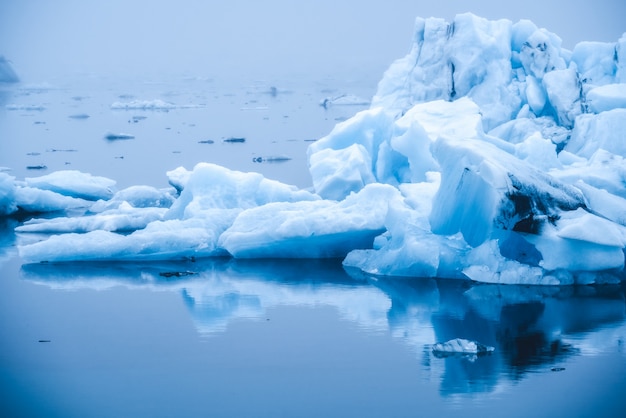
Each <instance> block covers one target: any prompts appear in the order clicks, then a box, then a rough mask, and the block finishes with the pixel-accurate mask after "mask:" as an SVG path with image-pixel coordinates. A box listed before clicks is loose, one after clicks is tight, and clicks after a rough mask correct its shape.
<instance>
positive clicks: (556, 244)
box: [0, 13, 626, 285]
mask: <svg viewBox="0 0 626 418" xmlns="http://www.w3.org/2000/svg"><path fill="white" fill-rule="evenodd" d="M625 63H626V35H625V36H623V37H622V38H621V39H620V40H618V41H617V42H615V43H601V42H583V43H580V44H578V45H577V46H576V47H575V48H574V50H573V51H568V50H566V49H564V48H562V46H561V40H560V38H559V37H558V36H557V35H555V34H553V33H550V32H549V31H547V30H545V29H539V28H537V27H536V25H534V24H533V23H532V22H529V21H520V22H517V23H513V22H511V21H508V20H497V21H489V20H487V19H483V18H480V17H477V16H475V15H472V14H469V13H468V14H461V15H457V16H456V17H455V19H454V20H453V21H452V22H446V21H445V20H443V19H436V18H430V19H421V18H418V19H417V21H416V30H415V36H414V38H413V45H412V47H411V49H410V51H409V53H408V54H407V55H406V56H405V57H403V58H400V59H398V60H397V61H395V62H394V63H392V64H391V66H390V67H389V69H388V70H387V71H386V72H385V74H384V76H383V78H382V80H381V81H380V83H379V84H378V90H377V92H376V94H375V95H374V97H373V98H372V100H371V105H370V107H369V108H368V109H365V110H362V111H359V112H358V113H356V114H355V115H354V116H353V117H352V118H350V119H348V120H346V121H343V122H341V123H339V124H337V125H336V126H335V128H334V129H333V130H332V131H331V132H329V134H328V135H326V136H325V137H323V138H321V139H319V140H318V141H316V142H314V143H312V144H311V145H310V146H309V148H308V153H307V157H308V164H309V171H310V173H311V177H312V181H313V189H312V190H311V191H308V190H298V189H297V188H295V187H293V186H289V185H286V184H282V183H280V182H276V181H273V180H269V179H266V178H264V177H263V176H262V175H260V174H258V173H241V172H237V171H232V170H229V169H227V168H224V167H220V166H216V165H214V164H207V163H201V164H198V165H197V166H196V167H195V168H194V169H193V170H187V169H185V168H182V167H181V168H178V169H176V170H172V171H169V172H168V173H167V175H168V177H169V182H170V185H171V186H172V188H169V189H164V190H156V189H150V190H148V189H145V188H141V187H140V186H137V188H135V189H131V190H127V191H126V192H125V194H122V191H120V192H118V191H116V190H115V188H114V185H115V182H114V181H113V180H109V179H103V178H97V177H95V176H91V175H87V174H84V173H78V172H58V173H52V174H51V175H49V176H43V177H41V178H33V179H26V180H25V181H23V182H21V181H16V180H15V179H14V178H12V177H11V176H9V175H7V174H5V173H0V214H4V215H10V214H12V213H15V212H17V211H26V212H45V211H53V210H69V209H71V208H81V210H82V216H80V217H78V218H77V217H76V216H68V217H57V218H54V219H50V220H43V219H41V220H32V221H28V222H27V223H25V224H23V225H21V226H19V227H18V228H17V231H18V232H21V233H26V232H35V231H37V232H48V233H59V232H63V233H65V234H64V235H58V236H51V237H50V238H49V239H47V240H44V241H40V242H35V243H28V242H27V243H24V244H23V245H20V247H19V251H20V255H21V257H23V258H24V259H25V260H26V261H29V262H39V261H50V262H52V261H67V260H103V259H120V260H131V259H132V260H141V259H177V258H195V257H210V256H224V255H230V256H233V257H237V258H318V257H338V258H342V259H343V264H344V266H346V267H347V268H351V269H358V270H361V271H362V272H364V273H366V274H371V275H379V276H425V277H455V278H465V279H470V280H474V281H478V282H489V283H502V284H542V285H566V284H588V283H613V282H618V281H620V280H623V278H624V264H625V256H624V254H625V249H626V215H625V213H626V187H624V185H625V184H626V162H625V161H624V158H625V157H626V146H625V145H624V144H626V114H625V112H626V88H624V86H626V84H625V83H626V64H625ZM112 107H113V108H119V109H126V108H141V109H148V108H149V109H155V108H159V109H161V108H163V107H164V105H163V104H162V103H154V102H150V103H148V102H141V103H139V102H138V103H127V104H117V103H116V104H114V105H113V106H112ZM77 219H80V220H77ZM121 231H124V233H123V234H120V233H119V232H121ZM62 243H63V244H62Z"/></svg>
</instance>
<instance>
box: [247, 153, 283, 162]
mask: <svg viewBox="0 0 626 418" xmlns="http://www.w3.org/2000/svg"><path fill="white" fill-rule="evenodd" d="M290 160H291V157H287V156H284V155H271V156H268V157H253V158H252V162H255V163H284V162H285V161H290Z"/></svg>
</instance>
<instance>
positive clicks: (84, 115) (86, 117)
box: [69, 113, 90, 120]
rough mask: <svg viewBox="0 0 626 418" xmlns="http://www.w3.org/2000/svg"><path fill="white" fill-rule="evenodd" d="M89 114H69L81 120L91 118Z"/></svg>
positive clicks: (70, 116) (72, 117) (71, 117)
mask: <svg viewBox="0 0 626 418" xmlns="http://www.w3.org/2000/svg"><path fill="white" fill-rule="evenodd" d="M89 117H90V116H89V115H88V114H86V113H76V114H74V115H69V118H70V119H77V120H81V119H89Z"/></svg>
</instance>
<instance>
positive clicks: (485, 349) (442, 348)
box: [433, 338, 495, 356]
mask: <svg viewBox="0 0 626 418" xmlns="http://www.w3.org/2000/svg"><path fill="white" fill-rule="evenodd" d="M494 350H495V348H494V347H490V346H488V345H484V344H481V343H479V342H477V341H470V340H465V339H463V338H455V339H453V340H450V341H447V342H445V343H436V344H433V353H434V354H435V355H441V356H446V355H454V354H487V353H491V352H492V351H494Z"/></svg>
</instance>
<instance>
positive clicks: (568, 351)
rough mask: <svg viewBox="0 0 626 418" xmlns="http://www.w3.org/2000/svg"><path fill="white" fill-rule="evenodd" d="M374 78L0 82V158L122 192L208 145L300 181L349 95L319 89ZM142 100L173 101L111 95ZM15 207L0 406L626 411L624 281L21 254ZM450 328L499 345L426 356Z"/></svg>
mask: <svg viewBox="0 0 626 418" xmlns="http://www.w3.org/2000/svg"><path fill="white" fill-rule="evenodd" d="M373 88H374V85H373V84H366V83H363V82H358V81H355V82H345V81H343V80H342V81H338V80H322V81H320V82H317V83H311V82H309V81H306V82H297V81H290V82H284V81H283V82H278V81H275V80H270V81H267V80H261V81H253V82H249V83H242V84H237V83H221V82H219V81H216V80H210V79H197V78H188V79H183V78H181V79H178V80H175V81H171V80H170V81H168V82H159V81H156V82H154V81H150V82H146V81H145V80H125V81H120V80H107V79H96V78H89V79H85V80H82V81H76V80H72V82H71V83H64V82H58V83H55V82H51V83H50V84H43V85H30V86H27V85H26V86H25V85H15V86H4V87H3V88H2V91H1V92H0V104H1V106H0V138H2V141H1V143H0V166H2V167H7V168H8V169H10V170H9V171H8V172H9V173H10V174H11V175H13V176H15V177H16V178H18V179H22V178H24V177H35V176H38V175H42V174H47V173H50V172H52V171H55V170H62V169H75V170H81V171H86V172H89V173H92V174H94V175H101V176H105V177H110V178H112V179H114V180H116V181H117V182H118V188H120V189H121V188H123V187H127V186H130V185H137V184H147V185H151V186H154V187H167V178H166V176H165V172H166V171H168V170H172V169H174V168H176V167H178V166H181V165H182V166H185V167H186V168H188V169H191V168H192V167H193V166H194V165H195V164H196V163H197V162H200V161H208V162H214V163H218V164H221V165H224V166H226V167H228V168H231V169H236V170H242V171H258V172H261V173H262V174H264V175H265V176H266V177H268V178H272V179H276V180H280V181H283V182H286V183H290V184H294V185H296V186H298V187H301V188H306V187H310V183H311V181H310V178H309V176H308V171H307V167H306V147H307V146H308V144H309V143H310V141H311V140H314V139H316V138H319V137H321V136H323V135H325V134H326V133H328V132H329V131H330V130H331V129H332V127H333V126H334V125H335V124H336V123H337V122H338V121H340V120H343V119H345V118H347V117H349V116H351V115H352V114H354V113H355V112H356V111H358V110H360V109H362V108H364V106H361V107H359V106H358V105H353V106H346V105H339V106H332V105H331V106H329V107H327V108H324V107H322V106H320V102H321V101H322V100H323V99H325V98H326V97H337V96H340V95H342V94H353V95H356V96H360V97H369V96H371V94H373ZM155 100H161V101H163V102H167V103H169V104H171V105H172V106H170V107H169V108H167V109H163V108H162V109H130V110H116V109H112V108H111V105H112V104H114V103H116V102H119V103H131V102H133V101H143V102H152V103H154V101H155ZM87 116H88V117H87ZM109 133H113V134H128V135H131V136H132V137H133V138H132V139H117V140H109V139H106V138H105V136H106V135H107V134H109ZM229 138H245V141H243V142H241V141H239V142H237V141H236V142H227V141H224V140H225V139H229ZM271 157H281V158H279V159H278V160H280V161H276V160H275V159H273V158H271ZM259 158H260V159H259ZM268 160H269V161H268ZM43 166H45V167H46V168H41V167H43ZM29 167H30V168H29ZM33 167H40V168H33ZM18 223H19V220H16V219H11V218H9V219H2V220H0V335H1V337H0V386H1V390H0V412H1V414H0V415H2V416H16V417H21V416H46V417H57V416H58V417H84V416H89V417H113V416H116V417H117V416H151V417H161V416H162V417H173V416H271V417H276V416H288V417H307V416H361V417H367V416H372V417H382V416H396V417H404V416H407V417H409V416H424V415H431V416H453V415H454V416H458V415H465V416H520V417H521V416H616V417H618V416H623V411H625V410H626V398H624V396H623V394H624V392H625V390H626V347H625V344H626V286H625V285H623V284H622V285H611V286H580V287H532V286H496V285H482V284H481V285H477V284H472V283H470V282H464V281H458V280H433V279H420V278H403V279H397V278H395V279H381V278H378V279H376V278H372V277H364V276H362V275H360V274H356V273H354V272H353V271H349V270H345V269H344V268H343V267H342V266H341V261H340V260H321V261H320V260H316V261H284V260H258V261H241V260H233V259H214V260H197V261H195V262H185V263H165V262H157V263H155V262H153V263H141V264H136V263H67V264H24V263H23V262H22V260H20V258H19V256H18V254H17V250H16V245H17V244H18V243H20V242H24V240H32V239H38V237H36V236H31V235H27V236H24V235H20V236H18V235H16V234H15V233H14V232H13V228H14V227H15V226H16V225H17V224H18ZM453 338H466V339H471V340H476V341H479V342H481V343H483V344H487V345H490V346H493V347H495V350H494V352H493V353H491V354H489V355H484V356H448V357H441V356H436V355H435V354H434V353H433V352H432V350H431V347H432V345H433V344H434V343H436V342H442V341H447V340H450V339H453Z"/></svg>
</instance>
